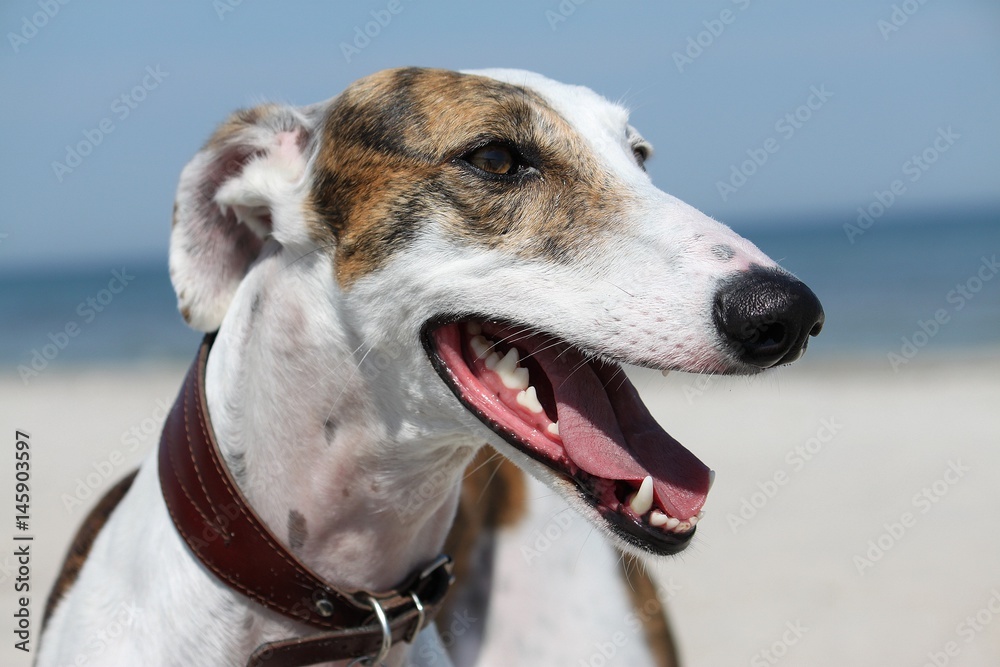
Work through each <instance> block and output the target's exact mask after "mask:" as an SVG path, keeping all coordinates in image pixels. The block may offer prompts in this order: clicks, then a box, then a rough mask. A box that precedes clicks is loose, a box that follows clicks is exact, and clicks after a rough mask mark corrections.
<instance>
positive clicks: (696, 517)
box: [687, 514, 701, 526]
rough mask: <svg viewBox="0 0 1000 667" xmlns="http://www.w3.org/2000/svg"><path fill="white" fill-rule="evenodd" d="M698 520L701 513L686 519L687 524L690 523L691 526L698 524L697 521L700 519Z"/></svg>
mask: <svg viewBox="0 0 1000 667" xmlns="http://www.w3.org/2000/svg"><path fill="white" fill-rule="evenodd" d="M700 520H701V514H698V516H693V517H691V518H690V519H688V520H687V522H688V523H689V524H691V525H692V526H697V525H698V521H700Z"/></svg>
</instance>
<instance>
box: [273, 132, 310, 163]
mask: <svg viewBox="0 0 1000 667" xmlns="http://www.w3.org/2000/svg"><path fill="white" fill-rule="evenodd" d="M305 138H306V137H305V133H303V132H302V130H300V129H298V128H296V129H294V130H290V131H288V132H279V133H278V155H279V156H280V157H281V158H282V159H283V160H288V161H293V160H297V159H300V158H301V157H302V149H303V148H305Z"/></svg>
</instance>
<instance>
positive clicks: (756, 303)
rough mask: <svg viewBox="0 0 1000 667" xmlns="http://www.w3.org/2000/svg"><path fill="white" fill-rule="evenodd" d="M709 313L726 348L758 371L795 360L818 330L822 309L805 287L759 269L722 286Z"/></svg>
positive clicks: (751, 269)
mask: <svg viewBox="0 0 1000 667" xmlns="http://www.w3.org/2000/svg"><path fill="white" fill-rule="evenodd" d="M713 315H714V319H715V326H716V327H718V329H719V333H720V334H721V335H722V337H723V340H724V341H725V343H726V345H727V346H728V347H730V349H732V350H733V352H734V353H735V354H736V356H737V357H739V359H740V361H743V362H744V363H747V364H750V365H751V366H757V367H758V368H770V367H771V366H777V365H779V364H788V363H791V362H793V361H795V360H796V359H798V358H799V357H801V356H802V353H803V352H805V350H806V344H807V343H808V342H809V337H810V336H815V335H817V334H818V333H819V332H820V329H822V328H823V306H821V305H820V303H819V299H817V298H816V295H815V294H813V292H812V290H811V289H809V288H808V287H806V286H805V284H804V283H802V282H801V281H799V280H796V279H795V278H794V277H792V276H791V275H789V274H787V273H784V272H782V271H778V270H776V269H765V268H761V267H759V266H753V267H751V268H750V270H749V271H746V272H744V273H741V274H739V275H738V276H735V277H733V278H730V279H728V280H726V281H725V282H723V284H722V286H721V287H720V288H719V291H718V293H717V294H716V297H715V310H714V313H713Z"/></svg>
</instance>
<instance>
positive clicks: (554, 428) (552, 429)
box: [546, 422, 559, 435]
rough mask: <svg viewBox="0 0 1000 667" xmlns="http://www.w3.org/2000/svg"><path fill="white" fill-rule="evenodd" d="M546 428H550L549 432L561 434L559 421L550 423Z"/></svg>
mask: <svg viewBox="0 0 1000 667" xmlns="http://www.w3.org/2000/svg"><path fill="white" fill-rule="evenodd" d="M546 430H548V432H549V433H551V434H552V435H559V422H554V423H552V424H549V427H548V429H546Z"/></svg>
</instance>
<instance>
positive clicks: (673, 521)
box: [665, 516, 681, 530]
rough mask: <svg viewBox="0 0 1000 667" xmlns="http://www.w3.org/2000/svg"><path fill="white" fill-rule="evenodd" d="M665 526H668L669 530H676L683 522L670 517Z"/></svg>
mask: <svg viewBox="0 0 1000 667" xmlns="http://www.w3.org/2000/svg"><path fill="white" fill-rule="evenodd" d="M665 525H666V526H667V530H674V529H675V528H677V526H679V525H681V520H680V519H675V518H674V517H672V516H670V517H667V523H666V524H665Z"/></svg>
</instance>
